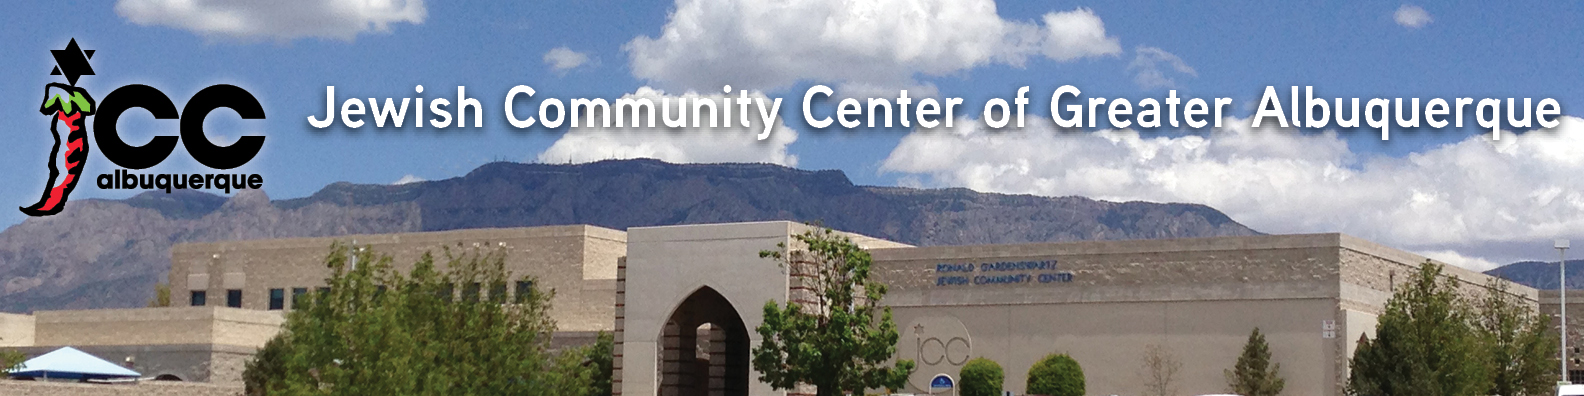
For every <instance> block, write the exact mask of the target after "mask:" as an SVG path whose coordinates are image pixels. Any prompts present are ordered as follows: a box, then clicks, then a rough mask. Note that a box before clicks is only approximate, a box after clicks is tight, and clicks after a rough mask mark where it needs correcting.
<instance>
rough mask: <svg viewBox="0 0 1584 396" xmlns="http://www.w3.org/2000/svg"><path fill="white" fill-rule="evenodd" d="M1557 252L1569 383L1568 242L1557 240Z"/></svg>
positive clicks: (1564, 370)
mask: <svg viewBox="0 0 1584 396" xmlns="http://www.w3.org/2000/svg"><path fill="white" fill-rule="evenodd" d="M1555 246H1556V250H1557V268H1558V270H1557V273H1558V275H1557V276H1558V278H1557V281H1558V282H1557V299H1558V300H1559V301H1558V303H1559V304H1558V306H1560V308H1559V310H1560V311H1561V313H1562V314H1561V315H1560V316H1561V317H1562V331H1561V333H1562V383H1567V382H1568V365H1567V364H1568V362H1567V361H1568V353H1567V337H1568V332H1567V250H1568V240H1566V239H1558V240H1556V245H1555Z"/></svg>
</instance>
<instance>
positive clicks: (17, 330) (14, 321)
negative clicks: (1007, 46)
mask: <svg viewBox="0 0 1584 396" xmlns="http://www.w3.org/2000/svg"><path fill="white" fill-rule="evenodd" d="M33 327H34V324H33V315H25V314H12V313H0V346H31V345H33V334H34V333H33Z"/></svg>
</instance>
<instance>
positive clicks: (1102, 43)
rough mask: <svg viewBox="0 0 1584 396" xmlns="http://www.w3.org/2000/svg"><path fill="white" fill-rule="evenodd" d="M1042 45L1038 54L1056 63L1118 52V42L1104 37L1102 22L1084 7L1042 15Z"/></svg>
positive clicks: (1119, 47)
mask: <svg viewBox="0 0 1584 396" xmlns="http://www.w3.org/2000/svg"><path fill="white" fill-rule="evenodd" d="M1044 20H1045V32H1044V33H1045V43H1044V44H1043V45H1041V46H1040V51H1041V53H1043V54H1045V56H1046V57H1048V58H1051V59H1055V60H1058V61H1063V62H1065V61H1071V60H1076V59H1079V58H1085V57H1090V56H1100V55H1116V54H1120V53H1122V43H1121V42H1120V41H1118V40H1117V39H1116V38H1115V37H1106V33H1105V23H1102V22H1100V17H1099V16H1096V15H1095V14H1094V11H1090V10H1089V9H1088V8H1079V9H1076V10H1072V11H1068V12H1052V13H1047V14H1045V17H1044Z"/></svg>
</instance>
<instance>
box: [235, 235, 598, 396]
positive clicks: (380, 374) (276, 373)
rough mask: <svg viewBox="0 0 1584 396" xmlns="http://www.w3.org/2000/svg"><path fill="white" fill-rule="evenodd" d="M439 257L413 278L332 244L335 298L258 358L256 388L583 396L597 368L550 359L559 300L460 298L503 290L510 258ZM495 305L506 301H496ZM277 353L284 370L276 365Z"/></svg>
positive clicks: (578, 358) (290, 321)
mask: <svg viewBox="0 0 1584 396" xmlns="http://www.w3.org/2000/svg"><path fill="white" fill-rule="evenodd" d="M444 257H445V260H446V262H445V269H444V271H442V270H440V269H437V268H436V265H435V258H434V256H433V255H431V254H427V253H426V254H424V256H423V257H422V258H421V259H420V260H419V261H418V262H417V263H416V264H414V265H413V269H412V271H411V272H409V273H406V274H403V273H401V272H399V271H396V270H394V269H393V268H392V266H391V258H390V257H389V256H385V255H378V254H376V253H374V252H373V251H372V250H369V249H367V248H356V249H351V248H349V247H347V246H345V245H340V244H337V245H334V246H332V248H331V253H330V254H329V256H328V257H327V258H326V260H325V261H326V265H327V266H328V267H329V268H330V270H331V276H330V278H329V279H327V280H326V283H327V284H328V286H329V289H328V290H327V291H323V292H320V293H317V294H315V295H313V297H311V298H310V299H309V301H308V302H307V303H306V304H305V305H304V306H301V307H300V308H299V309H296V310H293V311H292V312H291V313H289V314H288V315H287V320H286V326H285V328H284V329H283V331H282V332H281V334H280V335H279V336H277V337H278V338H280V340H278V341H277V342H278V344H277V347H279V348H280V349H281V350H280V352H279V355H275V354H273V353H261V354H260V356H258V357H255V364H254V365H253V366H252V367H254V368H255V370H254V372H255V374H256V375H254V376H253V378H254V379H253V382H254V383H258V384H265V386H263V387H255V389H265V390H268V392H267V393H269V394H288V395H508V394H509V395H555V396H563V395H570V396H583V395H586V394H587V392H588V391H589V389H590V387H591V384H592V382H593V377H594V370H592V369H590V368H589V366H588V365H585V364H584V363H585V361H584V358H585V355H583V354H580V353H560V354H552V353H550V352H548V350H549V342H550V335H551V333H552V332H553V331H554V330H555V322H554V321H553V320H551V319H550V316H549V310H550V298H551V295H549V294H544V293H541V292H539V291H537V290H536V291H533V292H532V295H529V296H525V297H523V298H519V299H518V302H516V303H512V304H504V303H502V301H499V300H497V299H496V298H493V297H492V298H491V299H467V298H464V299H462V300H457V299H455V296H454V295H453V294H452V293H451V291H452V290H454V289H453V285H456V284H458V283H460V284H464V285H467V284H473V283H478V284H485V285H494V284H505V283H508V281H509V280H511V279H509V278H510V276H509V274H507V272H506V271H505V269H504V265H505V253H504V251H502V250H494V251H479V250H474V251H471V252H467V253H462V254H453V252H452V251H450V250H449V249H447V250H446V251H445V254H444ZM491 300H496V301H491ZM277 356H278V358H279V359H280V364H279V369H278V370H276V369H274V367H275V366H274V364H273V363H269V361H270V360H273V359H275V358H276V357H277Z"/></svg>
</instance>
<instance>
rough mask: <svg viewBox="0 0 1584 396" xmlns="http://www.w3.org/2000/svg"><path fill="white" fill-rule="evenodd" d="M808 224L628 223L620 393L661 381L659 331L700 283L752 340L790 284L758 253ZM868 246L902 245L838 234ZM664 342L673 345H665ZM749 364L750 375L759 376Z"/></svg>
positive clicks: (647, 390)
mask: <svg viewBox="0 0 1584 396" xmlns="http://www.w3.org/2000/svg"><path fill="white" fill-rule="evenodd" d="M809 230H811V228H809V227H808V226H805V225H803V224H799V223H792V222H786V221H770V222H756V223H730V224H703V225H686V226H667V227H634V228H631V229H629V230H628V233H627V236H628V245H627V253H628V256H627V258H626V260H624V261H623V264H622V266H621V269H620V270H619V271H620V279H621V280H622V283H621V285H622V286H621V288H620V289H618V290H617V293H616V294H617V295H619V296H622V297H619V299H618V301H621V303H622V306H621V308H619V311H618V312H621V315H622V316H621V317H622V319H621V320H620V321H619V322H618V323H617V324H616V328H617V337H618V338H617V345H616V351H615V354H616V356H617V357H618V358H617V363H616V365H617V368H618V372H617V373H616V377H615V379H614V381H615V382H616V383H617V385H616V386H617V389H616V392H617V393H618V394H622V395H627V396H633V395H654V394H656V390H657V389H658V387H659V384H660V382H661V381H662V380H663V375H661V373H663V372H671V371H670V370H671V369H674V368H668V367H661V366H660V358H661V356H660V351H661V349H662V346H666V345H662V342H661V338H662V334H663V331H664V327H665V324H666V322H667V321H668V320H669V319H670V318H671V316H672V314H673V313H675V312H676V311H677V310H678V308H679V307H678V306H679V304H681V303H682V302H683V300H684V299H686V298H687V297H688V296H690V295H693V294H694V293H695V292H697V291H699V290H700V289H702V288H706V287H707V288H710V289H713V290H714V291H715V292H717V293H719V294H720V295H721V296H723V297H725V298H726V300H727V301H728V302H729V303H730V305H731V307H732V308H733V309H735V310H736V313H737V315H738V316H739V317H740V318H741V319H742V322H743V325H744V326H745V327H746V328H747V330H748V338H749V340H750V341H749V342H750V344H751V345H757V344H758V342H759V335H758V334H757V333H754V332H753V329H754V328H755V327H757V326H758V325H759V323H760V322H762V321H763V307H764V304H765V302H767V301H776V302H785V301H786V299H787V296H788V288H789V286H790V285H791V283H790V280H789V279H788V275H787V270H786V269H785V268H782V267H781V266H779V265H778V264H777V263H776V262H775V261H773V260H771V259H766V258H760V257H759V252H761V251H766V250H779V249H780V248H779V247H778V246H777V245H778V244H784V245H786V246H793V248H796V245H795V244H794V243H793V240H792V238H791V236H792V235H795V234H801V233H803V232H805V231H809ZM843 235H846V236H848V237H850V238H852V239H853V240H854V241H855V242H856V243H857V244H859V246H863V247H866V248H880V247H901V246H907V245H903V244H899V243H895V242H890V241H885V240H880V239H875V238H870V237H866V236H862V235H857V234H845V233H844V234H843ZM669 347H675V346H674V345H669ZM758 377H759V373H758V372H757V371H752V370H751V369H750V370H749V378H758ZM748 390H749V393H750V394H755V395H767V394H779V393H780V392H776V391H775V390H773V389H771V388H770V387H769V385H766V384H763V383H760V382H758V381H750V383H749V389H748Z"/></svg>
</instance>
